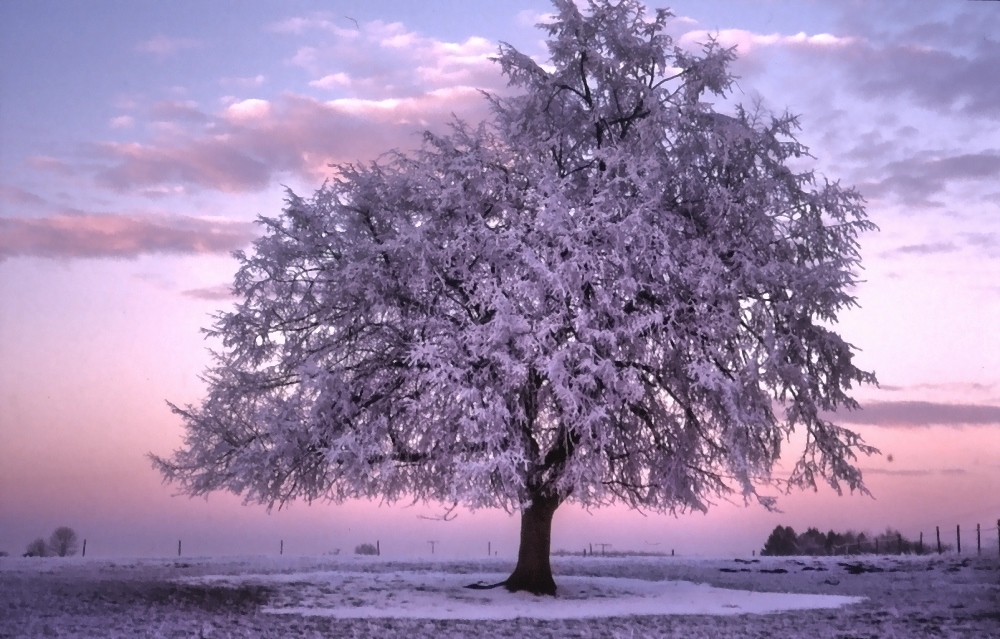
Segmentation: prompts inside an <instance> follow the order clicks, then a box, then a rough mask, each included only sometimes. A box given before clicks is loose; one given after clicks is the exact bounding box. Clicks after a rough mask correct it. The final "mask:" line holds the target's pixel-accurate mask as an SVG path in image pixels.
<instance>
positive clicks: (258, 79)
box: [219, 74, 267, 89]
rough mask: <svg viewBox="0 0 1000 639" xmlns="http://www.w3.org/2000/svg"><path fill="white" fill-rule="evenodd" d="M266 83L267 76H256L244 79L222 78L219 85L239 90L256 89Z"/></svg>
mask: <svg viewBox="0 0 1000 639" xmlns="http://www.w3.org/2000/svg"><path fill="white" fill-rule="evenodd" d="M266 82H267V76H265V75H262V74H257V75H254V76H249V77H245V78H222V79H221V80H219V84H221V85H222V86H224V87H237V88H240V89H257V88H260V87H262V86H264V84H265V83H266Z"/></svg>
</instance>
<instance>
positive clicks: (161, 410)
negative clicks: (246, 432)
mask: <svg viewBox="0 0 1000 639" xmlns="http://www.w3.org/2000/svg"><path fill="white" fill-rule="evenodd" d="M670 6H671V8H672V10H673V11H674V13H675V14H676V16H677V17H676V19H675V20H674V21H673V22H672V24H671V33H672V35H673V36H674V37H675V40H676V42H677V44H679V45H680V46H682V47H696V46H697V43H699V42H702V41H704V40H705V38H707V37H708V36H709V35H710V34H714V35H715V37H717V38H718V39H719V40H720V41H721V42H723V43H724V44H726V45H733V46H737V47H738V49H737V51H738V53H739V56H740V57H739V59H738V61H737V62H736V64H735V67H734V70H735V72H736V73H737V75H739V76H740V79H739V81H738V83H737V91H736V92H735V94H734V95H733V96H732V98H731V99H732V101H735V102H743V103H747V104H751V103H753V102H755V101H758V100H759V101H761V102H762V104H763V105H764V106H765V107H766V108H768V109H771V110H773V111H783V110H784V109H786V108H787V109H788V110H790V111H791V112H793V113H798V114H800V115H801V118H800V121H801V124H802V128H803V130H802V134H801V140H802V141H803V142H805V143H806V144H807V145H809V147H810V148H811V150H812V153H813V155H814V156H815V160H814V161H813V166H815V167H816V168H817V169H818V170H819V171H820V172H821V173H823V174H825V175H826V176H827V177H829V178H830V179H840V180H842V181H843V182H845V183H848V184H854V185H856V186H857V187H858V188H859V190H860V191H861V192H862V194H864V195H865V197H866V198H867V199H868V211H869V215H870V217H871V219H872V220H873V221H874V222H875V223H876V224H878V225H879V227H880V229H881V230H880V231H879V232H878V233H872V234H868V235H866V236H865V237H863V238H862V254H863V257H864V265H865V272H864V274H863V277H864V279H865V281H864V283H863V284H861V285H860V286H859V287H858V288H857V290H856V294H857V298H858V302H859V304H860V306H859V307H858V308H856V309H852V310H850V311H849V312H847V313H845V314H844V315H843V316H842V318H841V321H840V324H839V329H840V330H841V332H842V333H843V334H844V335H845V336H846V338H847V339H848V340H849V341H850V342H852V343H853V344H855V345H856V346H857V347H858V348H859V349H860V350H859V354H858V358H857V359H858V362H859V363H860V365H861V366H862V367H864V368H866V369H869V370H874V371H875V372H876V373H877V375H878V377H879V380H880V382H881V388H862V389H858V391H857V398H858V399H859V400H860V401H861V402H862V404H863V406H864V407H865V409H864V410H862V411H859V412H857V413H854V414H850V415H841V416H840V419H842V420H845V421H847V422H849V423H850V425H851V426H852V427H854V428H856V429H857V430H858V431H859V432H861V433H862V434H863V435H864V436H865V438H866V439H867V440H868V441H869V442H870V443H872V444H874V445H876V446H878V447H879V448H880V449H882V451H883V453H884V454H883V455H881V456H874V457H870V458H867V459H862V460H860V462H859V465H860V466H861V468H862V469H863V470H864V471H865V477H866V480H867V483H868V485H869V488H870V489H871V490H872V492H873V493H874V496H875V499H869V498H866V497H860V496H843V497H837V496H836V494H835V493H833V492H832V491H831V490H829V489H823V488H821V489H820V491H819V492H818V493H815V494H814V493H811V492H810V493H795V494H792V495H790V496H787V497H784V498H783V499H782V500H781V502H780V506H781V507H782V509H783V510H784V512H783V513H781V514H772V513H766V512H764V511H762V510H761V509H760V508H758V507H751V508H748V509H745V508H743V507H742V505H729V504H725V503H723V504H720V505H719V506H718V507H717V508H714V509H712V510H711V511H710V512H709V513H708V514H707V515H703V514H700V513H697V514H687V515H681V516H680V517H679V518H673V517H669V516H662V515H652V514H647V515H642V514H639V513H634V512H628V511H626V510H624V509H622V508H608V509H602V510H596V511H593V512H591V513H585V512H583V511H580V510H579V509H575V508H572V507H565V508H563V509H561V510H560V512H559V513H557V516H556V521H555V530H554V532H553V535H554V536H553V545H554V546H555V547H564V548H572V549H578V548H582V547H583V546H585V545H586V544H588V543H599V542H608V543H612V544H613V546H612V547H613V548H617V549H626V548H631V549H636V550H668V549H669V548H675V549H677V551H678V552H682V553H684V554H695V553H698V554H716V553H741V554H749V551H750V549H753V548H760V547H761V546H762V544H763V542H764V539H765V538H766V536H767V534H768V532H770V530H771V529H772V528H773V527H774V526H775V525H777V524H778V523H781V524H786V525H787V524H790V525H792V526H794V527H795V528H796V529H800V528H804V527H806V526H818V527H820V528H821V529H824V530H826V529H830V528H836V529H846V528H853V529H855V530H858V529H860V530H865V529H867V530H881V529H884V528H885V527H886V526H893V527H896V528H899V529H900V530H902V531H903V532H904V533H906V534H908V535H912V536H914V537H915V536H916V535H917V534H919V532H921V531H923V532H924V533H925V534H928V533H930V532H931V531H933V528H934V526H935V525H940V526H941V527H942V529H947V530H954V526H955V525H956V524H961V525H963V528H964V527H965V526H970V527H974V526H975V524H976V523H981V524H983V526H984V528H985V529H986V530H988V531H991V532H990V533H989V534H991V535H994V536H993V538H992V539H993V541H992V543H993V546H990V547H991V548H995V547H996V543H995V542H996V537H995V532H992V531H994V530H995V526H994V524H995V523H996V521H997V519H998V518H1000V497H998V495H1000V331H998V330H997V326H1000V211H998V208H1000V180H998V178H1000V126H998V125H1000V35H997V34H1000V3H991V2H951V3H941V2H914V1H912V0H907V1H905V2H904V1H902V0H897V1H892V2H879V3H869V2H848V1H844V2H841V1H833V0H825V1H811V2H802V1H800V0H796V1H792V0H771V1H759V2H749V1H740V0H727V1H721V0H720V1H705V0H700V1H695V0H686V1H684V2H675V3H673V4H672V5H670ZM549 9H550V7H549V5H548V4H547V3H546V2H544V1H542V0H503V1H500V0H488V1H477V2H459V1H457V0H423V1H422V2H407V1H404V0H397V1H388V0H386V1H381V2H379V1H372V0H368V1H366V2H357V1H338V0H326V1H324V2H319V1H312V0H291V1H287V2H281V3H242V2H235V1H222V0H219V1H216V2H211V3H203V2H196V1H194V0H179V1H175V2H171V3H161V2H152V1H135V2H129V3H121V2H111V1H102V0H91V1H89V2H85V3H84V2H76V3H66V2H58V1H55V0H7V1H6V2H2V3H0V550H6V551H8V552H11V553H20V552H23V549H24V546H25V545H26V544H27V543H28V542H29V541H31V540H32V539H34V538H35V537H38V536H48V534H49V533H50V532H51V531H52V530H53V529H54V528H55V527H56V526H59V525H63V524H67V525H70V526H73V527H74V528H76V529H77V530H78V531H79V532H80V534H81V536H82V537H86V538H88V540H89V545H88V554H96V555H97V556H117V555H151V556H156V555H167V554H170V553H171V552H175V551H176V540H177V539H178V538H184V539H185V547H186V548H187V549H188V550H187V552H190V553H192V554H231V553H265V552H276V549H277V544H278V540H280V539H284V540H285V543H286V548H287V549H288V550H289V552H296V553H317V552H324V551H329V550H333V549H335V548H340V549H343V550H344V551H347V550H349V549H351V548H353V547H354V546H355V545H356V544H358V543H361V542H363V541H371V540H374V539H376V538H377V539H380V540H381V543H382V546H383V548H385V549H387V551H388V552H394V553H399V554H427V553H428V552H429V545H428V543H427V542H428V541H430V540H435V541H438V542H440V544H438V545H437V546H436V547H437V552H438V553H445V554H453V555H462V554H477V553H483V552H485V547H486V544H487V542H489V543H490V544H491V546H490V547H491V548H493V549H496V550H498V552H500V553H501V554H507V555H511V556H512V555H513V553H514V552H515V550H516V541H517V519H516V517H511V516H509V515H508V514H506V513H496V512H477V513H474V514H470V513H467V512H460V515H459V517H458V518H457V519H455V520H454V521H450V522H443V521H439V520H435V519H433V516H434V515H438V514H440V512H441V508H440V507H439V506H435V505H430V506H422V505H417V506H413V507H408V506H406V505H400V504H397V505H394V506H389V505H378V504H367V503H349V504H344V505H330V504H312V505H306V504H293V505H292V506H291V507H290V508H288V509H285V510H282V511H280V512H277V511H275V512H272V513H270V514H268V513H267V512H266V511H265V509H264V508H263V507H260V506H243V505H241V504H240V500H239V499H238V498H235V497H232V496H229V495H214V496H212V497H211V498H210V499H209V500H208V501H205V500H200V499H199V500H189V499H187V498H184V497H180V496H175V495H174V492H175V490H174V489H173V488H172V487H170V486H165V485H163V484H161V482H160V479H159V477H158V476H157V475H156V474H155V472H154V471H153V470H152V468H151V467H150V465H149V463H148V461H147V460H146V458H145V454H146V453H147V452H150V451H152V452H155V453H158V454H167V453H169V452H170V451H171V450H172V449H174V448H176V447H178V446H179V445H180V444H181V440H182V436H183V433H182V429H181V426H180V422H179V420H178V419H177V418H176V417H175V416H174V415H172V414H171V413H170V411H169V408H168V407H167V404H166V401H167V400H169V401H171V402H173V403H176V404H186V403H192V402H196V401H198V399H199V397H200V396H201V394H202V393H203V391H204V387H203V385H202V383H201V382H200V380H199V378H198V375H199V374H200V373H201V372H202V371H203V370H204V369H205V367H206V366H207V365H208V363H209V357H208V354H207V351H206V348H207V347H210V346H212V344H211V343H206V341H205V340H204V339H203V336H202V335H201V334H200V333H199V329H200V328H202V327H205V326H208V325H209V324H210V323H211V317H210V316H211V314H212V313H213V312H215V311H217V310H218V309H223V308H226V306H227V304H229V303H230V302H231V300H230V299H229V298H228V297H227V293H226V290H227V284H228V282H229V281H230V279H231V278H232V275H233V273H234V272H235V267H236V262H235V260H233V259H232V258H231V257H230V256H229V252H230V251H233V250H235V249H240V248H246V247H247V246H248V244H249V241H250V240H251V239H252V238H253V236H254V233H255V228H254V226H253V224H252V222H253V220H254V219H255V218H256V216H258V215H272V216H273V215H276V214H278V213H279V211H280V209H281V202H282V198H283V194H284V188H285V187H286V186H287V187H290V188H292V189H294V190H295V191H297V192H299V193H309V192H311V191H312V190H314V189H315V188H316V187H318V186H319V185H320V184H321V183H322V181H323V179H324V178H325V177H327V176H328V175H330V173H329V168H328V165H329V164H330V163H331V162H349V161H355V160H364V161H367V160H371V159H374V158H375V157H377V156H378V154H379V153H381V152H384V151H386V150H388V149H391V148H410V147H413V146H414V145H415V144H416V143H417V142H418V141H419V136H418V135H417V133H418V132H419V131H420V130H422V129H424V128H431V129H440V127H442V126H443V125H444V124H445V123H446V122H447V121H448V119H449V118H450V117H451V116H452V114H453V113H454V114H456V115H458V116H460V117H462V118H464V119H467V120H475V119H477V118H481V117H484V115H485V114H486V112H487V109H486V105H485V103H484V101H483V99H482V98H481V96H480V95H479V93H478V89H486V90H493V91H503V90H505V82H504V81H503V78H502V76H501V75H500V73H499V69H498V68H497V66H496V65H495V64H494V63H492V62H491V61H490V60H489V57H490V56H491V55H492V54H494V53H495V51H496V46H497V43H498V42H499V41H501V40H503V41H508V42H510V43H512V44H514V45H515V46H517V47H518V48H520V49H521V50H523V51H524V52H526V53H528V54H530V55H533V56H535V57H536V58H537V59H539V60H544V59H545V49H544V45H543V38H544V34H543V33H542V32H541V31H539V30H537V29H535V28H534V27H533V25H534V24H535V23H536V22H538V21H539V19H540V18H541V16H542V15H543V14H544V13H545V12H546V11H548V10H549ZM794 444H795V442H794V441H793V442H792V443H791V445H790V446H789V450H790V451H794ZM890 454H891V459H890V457H889V455H890ZM778 475H779V476H780V470H779V472H778ZM425 517H431V518H430V519H428V518H425Z"/></svg>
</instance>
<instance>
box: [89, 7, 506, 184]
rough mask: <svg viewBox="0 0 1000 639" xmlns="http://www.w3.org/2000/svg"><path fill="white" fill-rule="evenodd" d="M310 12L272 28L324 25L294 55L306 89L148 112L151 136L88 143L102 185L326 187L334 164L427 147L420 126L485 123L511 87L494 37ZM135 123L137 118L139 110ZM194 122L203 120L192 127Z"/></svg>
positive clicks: (169, 104)
mask: <svg viewBox="0 0 1000 639" xmlns="http://www.w3.org/2000/svg"><path fill="white" fill-rule="evenodd" d="M343 22H345V20H342V19H340V18H337V19H336V20H334V18H333V17H331V16H330V15H328V14H313V15H308V16H305V17H301V18H294V19H290V20H286V21H283V22H281V23H277V24H275V25H271V30H272V31H278V32H283V33H293V34H306V33H307V32H311V31H319V32H320V33H319V35H320V36H322V37H321V39H320V40H319V41H318V42H317V43H316V46H303V47H302V48H301V49H300V50H299V54H298V55H297V56H296V57H295V59H294V60H293V63H295V64H299V65H301V66H303V67H305V68H306V69H308V70H309V72H310V73H311V74H312V75H313V76H314V77H313V79H312V80H310V81H308V84H309V87H307V88H306V90H307V91H309V90H314V91H316V92H318V93H320V94H321V95H322V94H325V93H327V92H332V93H333V95H332V96H329V98H327V96H324V99H321V98H319V97H317V96H313V95H306V94H302V93H296V92H294V91H287V92H285V93H283V94H280V95H277V96H275V97H270V96H269V99H266V100H265V99H262V98H261V97H255V96H253V95H252V94H251V95H249V96H245V95H244V96H239V98H237V97H228V98H223V101H222V102H223V105H224V106H223V107H222V108H221V109H219V110H217V111H214V112H213V111H209V110H205V109H204V108H200V107H199V106H198V104H197V103H195V102H190V101H188V102H184V101H174V100H166V101H161V102H157V103H155V104H153V105H152V106H151V107H150V108H149V117H150V118H151V119H152V121H153V122H152V126H147V127H144V128H143V131H142V133H144V134H148V135H149V137H148V138H147V139H136V140H134V141H120V140H113V141H106V142H102V143H97V144H92V145H90V147H89V152H90V157H89V158H88V159H89V160H90V161H91V164H90V168H89V169H88V170H90V171H91V172H92V174H93V177H94V179H95V181H96V183H97V184H99V185H100V186H103V187H105V188H109V189H113V190H115V191H118V192H139V193H148V194H162V193H172V192H176V189H177V188H179V187H182V188H196V189H198V188H200V189H210V190H217V191H222V192H227V193H233V192H252V191H261V190H263V189H266V188H268V187H270V186H273V185H274V184H275V183H276V182H278V181H282V180H287V177H286V176H289V175H291V176H294V177H296V178H301V179H304V180H306V181H308V182H314V183H318V182H321V181H322V180H323V179H326V178H328V177H331V176H332V175H334V173H335V171H334V170H333V169H331V168H330V165H331V164H341V163H349V162H356V161H362V162H364V161H370V160H373V159H375V158H376V157H378V156H379V155H381V154H383V153H385V152H387V151H390V150H393V149H403V150H409V149H412V148H415V147H417V146H419V144H420V140H421V136H420V135H419V133H420V132H422V131H424V130H427V129H431V130H435V129H437V130H441V129H443V128H444V127H445V125H446V124H447V123H448V122H450V121H451V120H452V119H453V116H454V115H458V116H459V117H461V118H462V119H464V120H466V121H470V122H476V121H479V120H481V119H482V118H484V117H486V116H487V115H488V114H489V109H490V107H489V103H488V101H487V100H485V99H484V97H483V96H482V94H481V93H480V89H485V90H491V91H494V92H497V93H503V92H505V91H508V90H509V89H508V88H507V84H506V82H505V81H504V78H503V76H502V74H501V73H500V68H499V66H498V65H496V64H494V63H493V62H491V61H490V60H489V58H490V56H492V55H494V54H495V53H496V47H495V45H494V44H493V43H491V42H489V41H488V40H485V39H483V38H477V37H470V38H466V39H465V40H463V41H461V42H445V41H441V40H437V39H434V38H430V37H426V36H423V35H421V34H419V33H417V32H414V31H410V30H407V29H406V28H405V27H404V26H403V25H402V24H399V23H384V22H381V21H373V22H367V23H364V24H363V25H358V26H355V25H354V24H353V23H350V22H349V24H350V27H349V28H345V27H342V26H340V25H339V24H338V23H343ZM136 117H137V121H138V116H136ZM189 125H197V126H189Z"/></svg>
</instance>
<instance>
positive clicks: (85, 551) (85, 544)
mask: <svg viewBox="0 0 1000 639" xmlns="http://www.w3.org/2000/svg"><path fill="white" fill-rule="evenodd" d="M80 556H81V557H86V556H87V540H86V539H84V540H83V554H81V555H80Z"/></svg>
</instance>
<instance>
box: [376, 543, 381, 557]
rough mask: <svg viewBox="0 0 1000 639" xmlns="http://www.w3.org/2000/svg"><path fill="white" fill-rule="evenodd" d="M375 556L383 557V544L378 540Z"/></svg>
mask: <svg viewBox="0 0 1000 639" xmlns="http://www.w3.org/2000/svg"><path fill="white" fill-rule="evenodd" d="M375 556H376V557H381V556H382V544H381V542H379V540H378V539H376V540H375Z"/></svg>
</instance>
